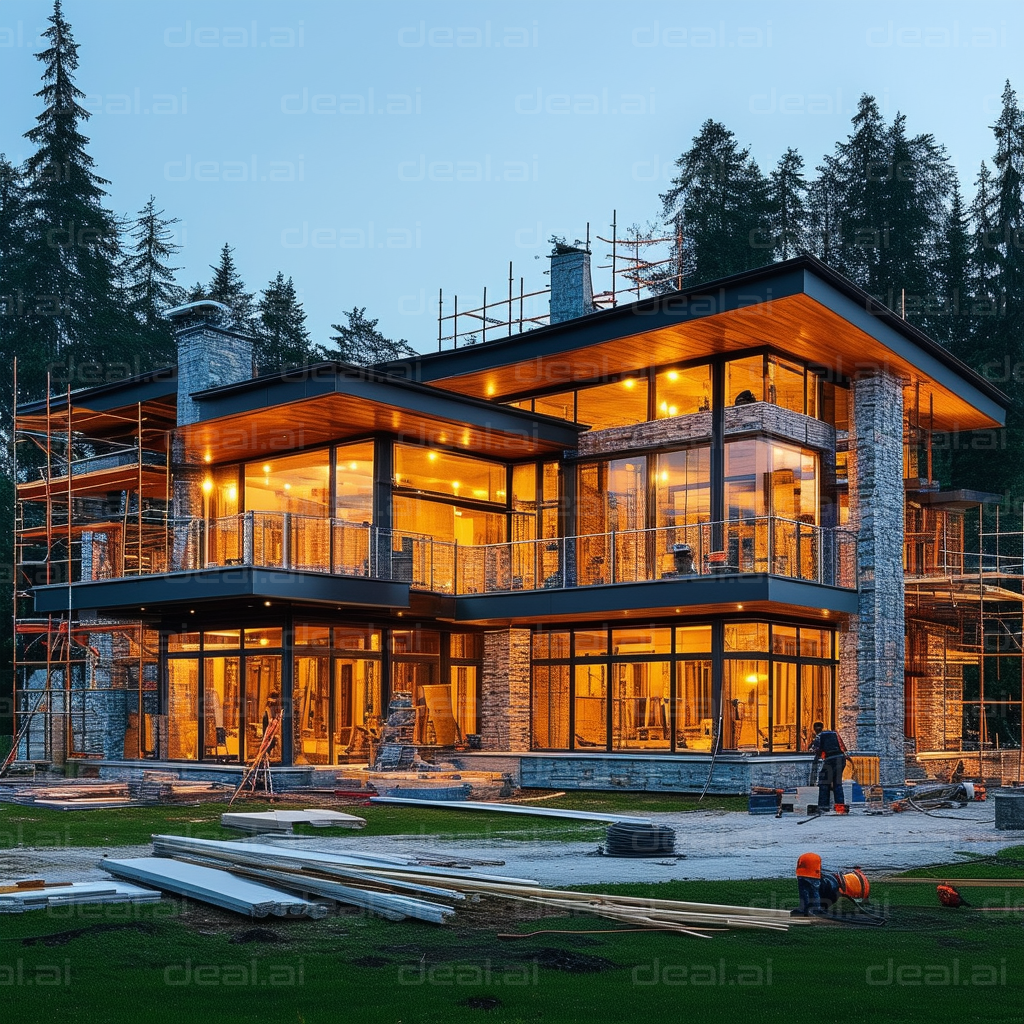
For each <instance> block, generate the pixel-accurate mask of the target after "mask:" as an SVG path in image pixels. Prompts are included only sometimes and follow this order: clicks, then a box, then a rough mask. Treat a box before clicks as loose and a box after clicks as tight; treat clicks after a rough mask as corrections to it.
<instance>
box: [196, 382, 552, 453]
mask: <svg viewBox="0 0 1024 1024" xmlns="http://www.w3.org/2000/svg"><path fill="white" fill-rule="evenodd" d="M524 426H526V424H524ZM181 434H182V436H183V437H184V440H185V444H186V446H187V447H188V448H189V449H190V450H192V451H193V452H197V453H199V454H200V455H201V456H202V457H203V458H204V459H205V457H206V456H207V455H209V456H210V458H209V461H211V462H225V461H229V460H237V459H247V458H250V457H253V458H255V457H258V456H261V455H264V454H267V453H270V452H278V451H289V450H292V449H297V448H310V447H316V446H317V445H322V444H329V443H331V442H335V441H344V440H347V439H357V438H360V437H367V436H369V435H372V434H391V435H394V436H395V437H396V438H397V439H398V440H399V441H405V442H407V443H409V444H419V445H439V446H442V447H448V448H453V449H461V450H464V451H467V452H476V453H478V454H480V455H489V456H492V457H494V458H505V459H520V458H528V457H530V456H532V455H537V454H541V453H554V452H558V451H561V447H560V446H558V445H555V444H554V443H553V442H550V441H545V440H544V439H543V438H539V437H536V436H533V435H531V434H529V433H526V432H523V433H515V432H510V431H507V430H503V429H500V428H496V427H489V426H487V425H480V424H477V425H473V424H469V423H463V422H456V421H452V420H449V419H444V418H442V417H439V416H430V415H427V414H424V413H419V412H413V411H410V410H407V409H401V408H398V407H397V406H391V405H384V404H381V403H380V402H375V401H371V400H368V399H361V398H356V397H352V396H347V395H337V394H329V395H322V396H319V397H316V398H310V399H305V400H302V401H297V402H291V403H288V404H285V405H278V406H274V407H272V408H269V409H260V410H255V411H252V412H244V413H238V414H235V415H232V416H222V417H219V418H217V419H216V420H209V421H205V422H200V423H196V424H194V425H192V426H190V427H185V428H183V429H182V431H181Z"/></svg>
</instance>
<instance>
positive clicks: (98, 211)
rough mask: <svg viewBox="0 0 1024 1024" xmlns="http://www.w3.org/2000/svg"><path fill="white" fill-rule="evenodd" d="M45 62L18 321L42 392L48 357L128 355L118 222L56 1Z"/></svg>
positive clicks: (29, 170)
mask: <svg viewBox="0 0 1024 1024" xmlns="http://www.w3.org/2000/svg"><path fill="white" fill-rule="evenodd" d="M49 22H50V27H49V28H48V29H47V30H46V31H45V32H44V33H43V35H44V37H45V38H46V39H47V41H48V43H49V45H48V46H47V48H46V49H45V50H43V51H42V52H41V53H38V54H36V57H37V58H38V59H39V60H40V61H41V62H42V63H43V67H44V70H43V76H42V77H43V88H42V89H41V90H40V91H39V92H37V93H36V96H37V97H39V98H41V99H42V100H43V103H44V109H43V112H42V113H41V114H39V115H38V117H37V118H36V121H37V124H36V126H35V127H34V128H32V129H31V130H30V131H28V132H26V134H25V137H26V138H27V139H28V140H29V141H30V142H32V143H33V144H35V146H36V147H37V148H36V151H35V152H34V153H33V154H32V155H31V156H30V157H29V159H28V161H27V163H26V166H25V182H26V201H27V203H28V205H29V206H30V208H31V211H32V216H31V218H30V221H29V223H28V224H27V227H26V232H25V248H24V253H23V259H22V268H21V276H22V279H23V281H24V283H25V290H26V295H25V303H24V306H23V314H22V315H21V316H19V317H18V318H17V329H18V345H19V348H20V349H22V350H24V351H26V352H32V353H34V354H35V357H36V358H35V359H34V360H31V361H29V360H27V361H26V367H25V368H26V370H31V377H32V378H38V379H31V380H28V379H26V384H27V385H28V386H29V387H30V388H31V389H32V390H33V391H37V392H38V391H40V390H42V379H41V375H42V372H43V370H44V368H45V365H46V364H47V363H52V362H54V361H56V360H57V359H60V358H63V357H65V356H68V355H71V356H73V357H74V358H75V359H76V360H78V361H84V360H88V359H93V360H96V361H103V360H107V359H111V358H112V359H115V360H120V359H121V358H125V357H127V356H128V355H129V352H130V349H131V348H132V344H131V326H130V323H129V318H128V316H127V314H126V310H125V307H124V303H123V299H122V295H121V293H120V290H119V288H118V284H119V272H118V259H119V242H118V224H117V220H116V218H115V217H114V216H113V215H112V214H111V213H110V212H109V211H108V210H106V209H105V208H104V207H103V199H104V197H105V196H106V193H105V191H104V189H103V186H104V185H106V184H108V182H107V180H106V179H105V178H101V177H100V176H99V175H97V174H96V173H95V172H94V171H93V166H94V162H93V159H92V157H91V156H89V154H88V152H87V151H86V148H85V147H86V145H87V143H88V141H89V140H88V139H87V138H86V137H85V136H84V135H83V134H82V133H81V132H80V131H79V125H80V124H81V123H82V122H84V121H86V120H88V118H89V116H90V114H89V112H88V111H87V110H85V109H84V108H83V107H82V106H81V105H80V104H79V102H78V101H79V100H80V99H82V98H83V97H84V95H85V94H84V93H83V92H82V91H81V90H80V89H79V88H78V87H77V86H76V85H75V84H74V72H75V70H76V69H77V68H78V46H77V44H76V43H75V42H74V39H73V38H72V35H71V26H70V25H69V24H68V23H67V21H65V19H64V16H63V12H62V10H61V4H60V0H56V2H55V3H54V9H53V14H52V15H51V17H50V19H49Z"/></svg>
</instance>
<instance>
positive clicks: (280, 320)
mask: <svg viewBox="0 0 1024 1024" xmlns="http://www.w3.org/2000/svg"><path fill="white" fill-rule="evenodd" d="M256 309H257V312H258V313H259V334H258V338H257V344H256V366H257V367H258V370H259V372H260V373H265V372H268V371H270V370H274V369H283V368H285V367H289V366H302V365H303V364H304V363H308V362H309V361H310V359H311V358H314V357H315V352H314V348H313V343H312V341H311V339H310V336H309V331H308V330H307V328H306V312H305V310H304V309H303V308H302V303H301V302H299V300H298V298H297V297H296V295H295V285H294V283H293V282H292V279H291V278H290V277H289V278H288V279H287V280H285V276H284V274H282V273H281V272H280V271H278V273H277V277H275V278H274V279H273V280H272V281H271V282H270V283H269V284H268V285H267V287H266V288H264V289H263V293H262V294H261V295H260V301H259V303H258V304H257V307H256Z"/></svg>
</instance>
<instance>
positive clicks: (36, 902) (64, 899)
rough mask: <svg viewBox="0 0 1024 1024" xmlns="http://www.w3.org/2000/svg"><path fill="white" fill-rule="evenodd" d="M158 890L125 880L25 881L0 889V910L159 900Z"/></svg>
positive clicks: (12, 912)
mask: <svg viewBox="0 0 1024 1024" xmlns="http://www.w3.org/2000/svg"><path fill="white" fill-rule="evenodd" d="M159 901H160V893H159V892H157V891H156V890H155V889H143V888H141V887H140V886H137V885H130V884H129V883H127V882H39V881H33V882H27V883H19V884H16V885H14V886H4V887H3V888H2V889H0V914H21V913H23V912H24V911H26V910H45V909H47V908H48V907H68V906H76V907H77V906H82V905H85V904H90V903H158V902H159Z"/></svg>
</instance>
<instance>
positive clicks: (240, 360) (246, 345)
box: [164, 299, 253, 427]
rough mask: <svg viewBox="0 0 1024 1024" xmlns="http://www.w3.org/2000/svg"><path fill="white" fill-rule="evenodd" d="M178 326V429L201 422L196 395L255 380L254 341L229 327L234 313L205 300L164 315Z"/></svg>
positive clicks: (219, 303)
mask: <svg viewBox="0 0 1024 1024" xmlns="http://www.w3.org/2000/svg"><path fill="white" fill-rule="evenodd" d="M164 316H165V317H167V319H168V320H170V321H171V323H172V324H173V325H174V340H175V342H176V344H177V348H178V426H179V427H184V426H188V425H189V424H190V423H196V422H197V421H198V420H199V409H198V407H197V405H196V403H195V402H194V401H193V400H192V395H193V394H194V393H195V392H196V391H205V390H206V389H207V388H215V387H219V386H220V385H223V384H236V383H238V382H239V381H243V380H249V378H250V377H252V375H253V373H252V339H251V338H249V337H247V336H246V335H244V334H239V333H238V332H237V331H234V330H232V329H231V328H230V327H227V326H225V325H226V324H230V322H231V310H230V309H229V308H228V307H227V306H225V305H224V304H223V303H221V302H214V301H213V300H212V299H201V300H200V301H199V302H189V303H187V304H186V305H184V306H175V307H174V309H169V310H167V311H166V312H165V313H164Z"/></svg>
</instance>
